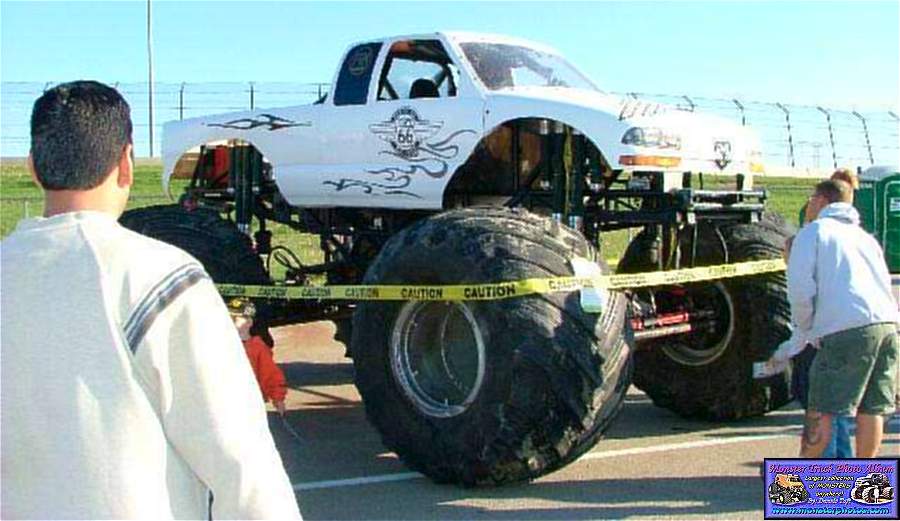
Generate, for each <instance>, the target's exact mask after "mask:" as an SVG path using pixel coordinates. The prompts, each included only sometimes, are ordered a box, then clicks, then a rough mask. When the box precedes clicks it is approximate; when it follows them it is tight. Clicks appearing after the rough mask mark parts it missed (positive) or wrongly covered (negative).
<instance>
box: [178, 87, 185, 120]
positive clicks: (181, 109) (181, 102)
mask: <svg viewBox="0 0 900 521" xmlns="http://www.w3.org/2000/svg"><path fill="white" fill-rule="evenodd" d="M178 119H179V120H182V119H184V82H181V88H179V89H178Z"/></svg>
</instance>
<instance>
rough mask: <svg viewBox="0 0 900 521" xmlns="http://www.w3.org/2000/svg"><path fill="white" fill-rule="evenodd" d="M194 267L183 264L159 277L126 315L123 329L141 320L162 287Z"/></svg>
mask: <svg viewBox="0 0 900 521" xmlns="http://www.w3.org/2000/svg"><path fill="white" fill-rule="evenodd" d="M194 267H195V266H194V265H192V264H184V265H182V266H179V267H177V268H175V269H174V270H172V272H171V273H169V274H168V275H166V276H165V277H163V278H161V279H159V281H158V282H157V283H156V284H154V285H153V287H151V288H150V290H149V291H148V292H147V294H146V295H144V297H143V298H142V299H141V300H139V301H138V303H137V305H136V306H135V307H134V309H133V310H132V311H131V314H130V315H129V316H128V320H126V321H125V326H124V327H123V329H124V330H125V331H126V332H128V331H132V330H133V329H134V328H135V324H136V323H137V322H138V321H139V320H141V319H142V318H143V316H144V315H145V314H146V313H147V310H148V309H150V307H151V306H153V303H154V302H155V301H156V299H157V296H158V295H159V293H160V291H162V288H163V287H165V286H166V285H168V284H170V283H171V281H172V279H174V278H177V277H178V276H180V274H181V273H182V272H184V271H187V270H190V269H192V268H194Z"/></svg>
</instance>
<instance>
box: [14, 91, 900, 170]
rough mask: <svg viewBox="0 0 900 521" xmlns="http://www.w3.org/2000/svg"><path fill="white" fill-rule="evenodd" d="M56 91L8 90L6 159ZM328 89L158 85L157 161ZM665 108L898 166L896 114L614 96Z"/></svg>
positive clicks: (785, 147)
mask: <svg viewBox="0 0 900 521" xmlns="http://www.w3.org/2000/svg"><path fill="white" fill-rule="evenodd" d="M51 85H52V83H46V84H42V83H33V82H32V83H29V82H2V92H0V99H2V103H0V108H2V114H0V122H2V132H0V138H2V140H0V148H2V152H0V155H2V156H4V157H9V156H24V155H26V154H27V151H28V134H29V132H28V118H29V117H30V112H31V106H32V104H33V103H34V100H35V99H36V98H37V97H38V96H40V94H41V92H43V91H44V90H45V89H46V88H48V87H49V86H51ZM113 85H115V86H116V88H118V89H119V91H121V92H122V93H123V95H124V96H125V97H126V99H127V100H128V102H129V103H130V104H131V107H132V118H133V119H134V122H135V147H136V151H137V154H138V155H139V156H147V155H150V141H151V139H150V136H151V132H150V125H149V111H148V107H149V96H148V84H147V83H121V84H119V83H113ZM328 88H329V85H328V84H327V83H289V82H265V83H263V82H259V83H257V82H246V83H156V84H154V93H153V94H154V121H155V122H156V123H155V124H154V128H153V136H154V137H153V143H154V145H153V155H154V156H156V155H158V154H159V145H160V138H161V123H163V122H165V121H170V120H176V119H185V118H190V117H194V116H200V115H205V114H215V113H220V112H228V111H240V110H247V109H254V108H259V107H279V106H290V105H301V104H305V103H311V102H313V101H315V100H317V99H319V98H320V97H322V96H323V95H324V94H325V93H327V92H328ZM615 94H617V95H619V96H628V97H633V98H637V99H642V100H647V101H656V102H660V103H666V104H668V105H671V106H674V107H676V108H678V109H681V110H688V111H698V112H708V113H714V114H718V115H720V116H724V117H726V118H729V119H731V120H734V121H736V122H738V123H741V124H744V125H748V126H751V127H753V128H754V129H755V130H756V131H757V132H758V133H759V134H760V137H761V139H762V141H763V153H764V154H765V162H766V164H767V165H779V166H784V167H790V168H798V169H799V168H807V169H830V168H833V167H835V166H839V165H840V166H850V167H854V166H863V167H864V166H867V165H870V164H879V163H895V162H897V161H898V157H900V138H898V124H900V119H898V117H897V112H895V111H887V110H885V111H862V110H861V111H846V110H836V109H833V108H830V107H817V106H808V105H792V104H785V103H779V102H777V101H773V102H763V101H754V100H745V99H725V98H706V97H695V96H690V95H677V94H646V93H637V92H624V93H615Z"/></svg>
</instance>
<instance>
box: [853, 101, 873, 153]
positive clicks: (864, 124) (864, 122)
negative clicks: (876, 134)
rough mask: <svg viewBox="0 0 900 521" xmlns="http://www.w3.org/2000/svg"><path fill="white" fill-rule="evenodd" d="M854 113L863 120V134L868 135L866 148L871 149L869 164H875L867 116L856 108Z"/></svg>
mask: <svg viewBox="0 0 900 521" xmlns="http://www.w3.org/2000/svg"><path fill="white" fill-rule="evenodd" d="M853 115H854V116H856V117H858V118H859V120H860V121H862V126H863V135H865V136H866V150H868V151H869V164H870V165H874V164H875V158H874V157H873V156H872V142H871V141H869V126H868V125H866V118H864V117H863V116H862V114H860V113H859V112H857V111H855V110H854V111H853Z"/></svg>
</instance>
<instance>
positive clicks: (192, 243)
mask: <svg viewBox="0 0 900 521" xmlns="http://www.w3.org/2000/svg"><path fill="white" fill-rule="evenodd" d="M119 222H121V223H122V225H123V226H125V227H126V228H128V229H130V230H132V231H135V232H138V233H140V234H141V235H146V236H147V237H151V238H153V239H157V240H160V241H162V242H165V243H168V244H171V245H172V246H177V247H178V248H181V249H182V250H184V251H186V252H188V253H190V254H191V255H193V256H194V258H195V259H197V260H198V261H200V263H201V264H203V267H204V268H206V271H207V273H209V276H210V277H212V279H213V281H214V282H217V283H227V284H250V285H267V284H270V279H269V276H268V274H267V273H266V270H265V268H264V267H263V264H262V260H260V258H259V255H257V254H256V252H255V251H254V250H253V243H252V242H251V241H250V238H249V237H247V236H246V235H245V234H243V233H241V232H240V231H239V230H238V229H237V227H236V226H235V225H234V223H232V222H230V221H227V220H225V219H223V218H222V217H221V216H220V215H219V213H218V212H216V211H214V210H210V209H208V208H197V209H194V210H185V209H184V208H182V207H181V206H179V205H165V206H147V207H144V208H137V209H134V210H129V211H127V212H125V213H124V214H123V215H122V217H121V218H119ZM255 303H256V310H257V318H256V320H255V322H254V324H253V329H251V332H252V333H253V334H255V335H259V336H261V337H262V338H263V340H264V341H265V342H266V343H267V344H269V345H270V346H271V345H273V343H274V340H272V335H271V334H270V333H269V329H268V327H267V326H266V319H267V317H269V316H271V315H270V311H271V310H270V307H269V305H268V304H267V303H266V302H265V301H256V302H255Z"/></svg>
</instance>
